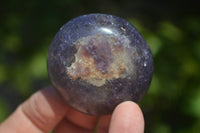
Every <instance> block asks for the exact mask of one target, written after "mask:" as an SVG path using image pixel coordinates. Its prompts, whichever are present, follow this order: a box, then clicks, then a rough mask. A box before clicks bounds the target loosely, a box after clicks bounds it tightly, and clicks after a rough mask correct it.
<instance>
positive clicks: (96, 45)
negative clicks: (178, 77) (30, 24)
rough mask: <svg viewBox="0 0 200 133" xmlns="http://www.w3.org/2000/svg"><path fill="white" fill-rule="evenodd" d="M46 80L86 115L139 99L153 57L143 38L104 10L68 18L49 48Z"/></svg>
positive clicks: (125, 23)
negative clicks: (47, 77)
mask: <svg viewBox="0 0 200 133" xmlns="http://www.w3.org/2000/svg"><path fill="white" fill-rule="evenodd" d="M47 66H48V73H49V77H50V80H51V82H52V84H53V86H55V88H57V90H58V91H59V92H60V94H61V96H62V97H63V98H64V100H65V101H66V102H67V104H69V105H70V106H72V107H73V108H75V109H77V110H78V111H81V112H84V113H87V114H91V115H106V114H110V113H112V111H113V110H114V108H115V107H116V106H117V105H118V104H119V103H121V102H123V101H127V100H132V101H135V102H138V101H139V100H141V98H142V97H143V96H144V95H145V93H146V91H147V90H148V88H149V85H150V82H151V79H152V74H153V58H152V54H151V51H150V48H149V46H148V45H147V43H146V41H145V40H144V38H143V37H142V36H141V34H140V33H139V32H138V31H137V30H136V28H135V27H134V26H132V25H131V24H130V23H129V22H127V21H126V20H124V19H122V18H119V17H116V16H113V15H107V14H89V15H83V16H80V17H77V18H75V19H72V20H71V21H69V22H68V23H66V24H65V25H63V26H62V27H61V28H60V30H59V31H58V33H57V34H56V36H55V37H54V39H53V41H52V43H51V45H50V47H49V51H48V58H47Z"/></svg>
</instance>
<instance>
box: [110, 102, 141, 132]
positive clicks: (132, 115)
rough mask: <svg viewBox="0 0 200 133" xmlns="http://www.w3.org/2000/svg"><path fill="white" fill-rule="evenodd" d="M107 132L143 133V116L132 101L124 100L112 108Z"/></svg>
mask: <svg viewBox="0 0 200 133" xmlns="http://www.w3.org/2000/svg"><path fill="white" fill-rule="evenodd" d="M109 133H144V118H143V114H142V111H141V109H140V107H139V106H138V105H137V104H136V103H134V102H130V101H127V102H124V103H121V104H120V105H118V106H117V108H116V109H115V110H114V112H113V115H112V118H111V123H110V129H109Z"/></svg>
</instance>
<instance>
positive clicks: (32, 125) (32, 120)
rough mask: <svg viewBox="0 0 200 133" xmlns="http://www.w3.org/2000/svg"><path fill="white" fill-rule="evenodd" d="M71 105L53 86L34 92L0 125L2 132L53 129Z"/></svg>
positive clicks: (37, 131)
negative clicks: (68, 104)
mask: <svg viewBox="0 0 200 133" xmlns="http://www.w3.org/2000/svg"><path fill="white" fill-rule="evenodd" d="M68 110H69V107H68V106H67V105H66V104H65V103H64V101H63V100H62V99H61V98H60V96H59V94H58V93H57V91H56V90H55V89H54V88H53V87H47V88H45V89H42V90H40V91H38V92H36V93H35V94H33V95H32V96H31V97H30V98H29V99H28V100H27V101H25V102H24V103H23V104H21V105H20V106H19V107H18V108H17V109H16V111H15V112H14V113H13V114H12V115H11V116H10V117H9V118H8V119H7V120H6V121H5V122H3V123H2V124H1V126H0V132H2V133H8V132H15V133H27V132H29V133H41V132H42V133H43V132H49V131H50V130H52V129H53V128H54V127H55V126H56V125H57V124H58V123H59V121H61V119H62V118H63V117H64V116H65V114H66V112H67V111H68Z"/></svg>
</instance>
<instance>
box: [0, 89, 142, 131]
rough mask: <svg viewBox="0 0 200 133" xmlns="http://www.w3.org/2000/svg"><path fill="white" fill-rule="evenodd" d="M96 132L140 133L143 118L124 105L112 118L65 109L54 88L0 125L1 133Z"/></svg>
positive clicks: (42, 92)
mask: <svg viewBox="0 0 200 133" xmlns="http://www.w3.org/2000/svg"><path fill="white" fill-rule="evenodd" d="M97 123H98V124H97ZM96 125H98V127H97V126H96ZM95 128H96V130H97V131H96V132H97V133H107V132H109V133H143V132H144V119H143V114H142V112H141V110H140V108H139V106H138V105H137V104H135V103H134V102H130V101H127V102H123V103H121V104H119V105H118V106H117V107H116V108H115V110H114V112H113V114H112V116H111V115H107V116H101V117H97V116H90V115H86V114H83V113H80V112H78V111H76V110H74V109H72V108H71V107H69V106H67V105H66V104H65V103H64V101H63V100H62V99H61V98H60V96H59V94H58V93H57V91H56V90H55V89H54V88H53V87H47V88H44V89H42V90H40V91H38V92H36V93H35V94H33V95H32V96H31V97H30V98H29V99H28V100H27V101H25V102H24V103H22V104H21V105H20V106H19V107H18V108H17V109H16V111H15V112H14V113H13V114H12V115H11V116H10V117H9V118H8V119H7V120H5V122H3V123H2V124H1V125H0V133H48V132H50V131H51V130H53V132H54V133H66V132H67V133H93V132H94V130H95Z"/></svg>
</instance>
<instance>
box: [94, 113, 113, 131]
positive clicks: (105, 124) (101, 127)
mask: <svg viewBox="0 0 200 133" xmlns="http://www.w3.org/2000/svg"><path fill="white" fill-rule="evenodd" d="M110 120H111V115H106V116H102V117H101V118H100V120H99V123H98V128H97V133H108V129H109V126H110Z"/></svg>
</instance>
